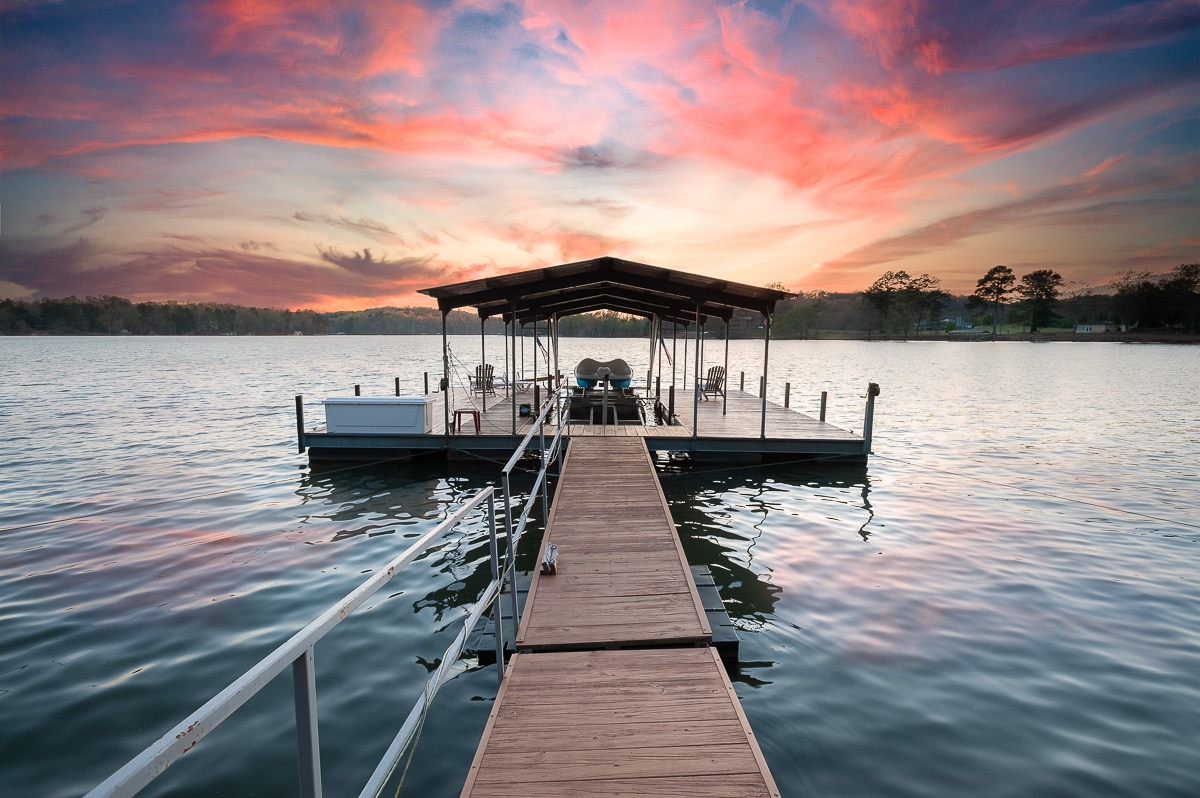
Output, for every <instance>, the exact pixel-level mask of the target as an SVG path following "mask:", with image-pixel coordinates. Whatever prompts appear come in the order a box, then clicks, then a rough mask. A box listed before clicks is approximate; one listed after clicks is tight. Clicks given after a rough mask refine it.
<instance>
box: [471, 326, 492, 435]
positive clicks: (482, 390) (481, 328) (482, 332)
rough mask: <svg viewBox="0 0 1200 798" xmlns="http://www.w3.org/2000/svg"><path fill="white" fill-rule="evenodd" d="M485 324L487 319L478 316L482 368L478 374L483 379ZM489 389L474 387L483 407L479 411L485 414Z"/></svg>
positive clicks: (480, 386)
mask: <svg viewBox="0 0 1200 798" xmlns="http://www.w3.org/2000/svg"><path fill="white" fill-rule="evenodd" d="M486 324H487V319H485V318H484V317H483V316H480V317H479V364H480V366H481V367H482V368H483V371H481V372H479V376H480V377H481V378H482V377H483V374H484V372H486V371H487V334H486V330H485V327H484V325H486ZM489 387H491V386H488V385H476V386H475V388H476V389H477V390H479V391H480V394H479V396H480V400H479V401H480V402H482V403H483V406H482V407H481V408H480V409H481V410H482V411H483V412H484V413H486V412H487V389H488V388H489Z"/></svg>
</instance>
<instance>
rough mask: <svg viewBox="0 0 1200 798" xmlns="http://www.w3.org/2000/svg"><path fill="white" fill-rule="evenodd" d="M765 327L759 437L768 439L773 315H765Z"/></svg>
mask: <svg viewBox="0 0 1200 798" xmlns="http://www.w3.org/2000/svg"><path fill="white" fill-rule="evenodd" d="M763 318H764V319H766V321H765V322H763V327H765V328H766V333H765V334H764V335H763V376H762V426H761V427H760V428H759V433H758V437H760V438H766V437H767V367H768V366H769V365H770V363H771V314H770V313H764V314H763Z"/></svg>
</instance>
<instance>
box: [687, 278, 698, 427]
mask: <svg viewBox="0 0 1200 798" xmlns="http://www.w3.org/2000/svg"><path fill="white" fill-rule="evenodd" d="M700 336H701V332H700V300H698V299H697V300H696V370H695V373H694V374H692V377H693V379H692V382H694V383H695V384H694V385H692V440H695V439H696V436H697V434H698V430H699V429H700ZM684 379H687V377H686V373H685V376H684Z"/></svg>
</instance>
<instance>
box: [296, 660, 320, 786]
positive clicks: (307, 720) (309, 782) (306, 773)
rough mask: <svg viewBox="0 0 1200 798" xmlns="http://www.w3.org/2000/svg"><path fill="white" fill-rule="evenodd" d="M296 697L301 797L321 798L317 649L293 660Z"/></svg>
mask: <svg viewBox="0 0 1200 798" xmlns="http://www.w3.org/2000/svg"><path fill="white" fill-rule="evenodd" d="M292 690H293V692H294V693H295V696H296V745H297V746H298V748H299V755H300V795H302V796H304V798H321V746H320V742H319V740H318V736H317V665H316V660H315V659H314V657H313V647H312V646H309V647H308V648H306V649H304V653H302V654H301V655H300V656H298V657H296V659H295V660H293V661H292Z"/></svg>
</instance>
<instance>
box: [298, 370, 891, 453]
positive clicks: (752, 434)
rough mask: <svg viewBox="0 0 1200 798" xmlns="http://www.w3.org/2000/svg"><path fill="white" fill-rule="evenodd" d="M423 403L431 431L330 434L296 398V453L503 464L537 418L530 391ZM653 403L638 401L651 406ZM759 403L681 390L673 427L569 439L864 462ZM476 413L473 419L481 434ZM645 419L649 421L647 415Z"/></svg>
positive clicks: (795, 415)
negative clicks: (308, 417)
mask: <svg viewBox="0 0 1200 798" xmlns="http://www.w3.org/2000/svg"><path fill="white" fill-rule="evenodd" d="M543 395H544V394H543ZM426 400H427V401H428V403H429V407H428V411H429V416H430V421H429V424H428V428H427V429H428V431H425V430H423V429H418V430H413V431H408V432H396V431H394V430H387V431H378V432H373V433H372V432H330V431H329V429H328V428H327V426H325V425H312V426H311V427H306V426H305V424H304V417H305V411H304V409H303V405H302V403H301V400H300V397H297V411H298V415H297V420H298V427H297V435H298V444H299V448H300V451H301V452H307V453H308V456H309V459H310V460H312V461H348V460H377V461H388V460H397V459H405V458H408V457H413V456H418V455H425V454H436V453H439V452H440V453H443V454H445V455H447V456H448V457H451V458H484V459H499V458H507V456H508V455H509V454H511V453H512V451H513V450H514V449H515V448H516V446H517V444H518V443H519V442H520V441H521V439H522V438H524V436H525V435H526V433H528V432H529V428H530V423H531V421H532V419H533V418H534V416H536V411H535V410H534V409H533V408H532V403H533V401H534V399H533V392H532V391H521V390H516V391H513V392H512V393H507V392H505V390H504V389H503V388H500V389H498V392H497V393H496V394H495V395H490V396H486V397H484V396H481V395H479V394H468V393H466V392H465V391H462V390H451V391H449V392H446V393H441V392H438V393H432V394H429V395H428V396H427V397H426ZM654 401H655V400H654V399H653V398H650V399H644V400H643V402H645V403H646V405H647V407H648V408H651V407H652V406H653V404H654ZM514 403H515V404H516V405H517V413H516V415H515V424H514V413H513V405H514ZM763 404H764V403H763V400H762V399H761V398H760V397H757V396H752V395H751V394H749V393H745V392H742V391H738V390H730V391H728V395H727V396H726V397H717V398H713V399H703V400H701V401H700V402H698V403H695V402H693V395H692V393H691V392H680V393H679V394H677V396H676V403H675V418H674V423H671V424H660V423H654V422H653V421H651V422H650V423H648V424H587V423H578V422H572V423H571V425H570V436H571V437H602V438H612V437H623V438H638V439H643V440H645V442H646V447H647V448H648V449H649V450H650V451H651V452H671V453H679V454H688V455H692V456H694V457H696V458H697V459H706V460H718V461H719V460H729V461H737V462H745V461H757V460H766V461H769V460H817V461H828V462H836V463H865V462H867V455H868V447H869V444H870V440H869V438H864V436H862V435H857V434H855V433H853V432H851V431H849V430H846V429H842V428H841V427H838V426H835V425H833V424H829V423H826V422H824V421H820V420H818V419H816V418H813V417H812V416H809V415H806V414H804V413H800V412H798V411H796V410H794V409H790V408H787V407H783V406H782V405H778V404H775V403H773V402H769V401H768V402H766V411H765V423H764V421H763V418H764V412H763ZM522 405H526V406H529V407H530V411H529V413H528V414H527V415H521V406H522ZM447 406H448V408H449V409H448V411H447ZM455 411H459V413H458V420H459V422H460V425H459V428H458V429H453V427H455V424H454V421H455ZM475 414H478V421H479V431H478V432H476V429H475ZM447 417H449V419H450V425H449V426H450V427H451V429H450V430H449V431H448V430H447V425H446V418H447ZM648 417H650V418H652V417H653V412H652V411H651V412H649V413H648ZM553 429H554V426H553V424H551V425H550V426H549V427H548V428H547V434H552V430H553Z"/></svg>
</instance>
